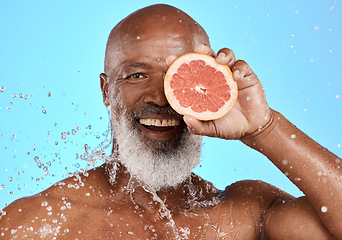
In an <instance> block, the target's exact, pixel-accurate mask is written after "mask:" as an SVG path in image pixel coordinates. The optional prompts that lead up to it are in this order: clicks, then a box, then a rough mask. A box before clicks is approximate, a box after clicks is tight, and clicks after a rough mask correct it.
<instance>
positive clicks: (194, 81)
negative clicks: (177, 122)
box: [164, 53, 238, 120]
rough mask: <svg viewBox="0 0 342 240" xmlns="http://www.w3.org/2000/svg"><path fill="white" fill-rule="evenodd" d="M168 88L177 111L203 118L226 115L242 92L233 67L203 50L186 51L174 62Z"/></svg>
mask: <svg viewBox="0 0 342 240" xmlns="http://www.w3.org/2000/svg"><path fill="white" fill-rule="evenodd" d="M164 90H165V95H166V98H167V100H168V102H169V103H170V105H171V107H172V108H173V109H174V110H175V111H176V112H178V113H180V114H182V115H189V116H193V117H195V118H196V119H199V120H214V119H218V118H221V117H223V116H224V115H226V114H227V113H228V112H229V111H230V109H232V107H233V105H234V104H235V102H236V99H237V96H238V89H237V84H236V82H235V80H234V79H233V76H232V72H231V70H230V69H229V67H228V66H226V65H221V64H219V63H217V62H216V60H215V59H214V58H213V57H211V56H209V55H205V54H199V53H188V54H185V55H183V56H181V57H179V58H177V59H176V60H175V61H174V62H173V63H172V64H171V66H170V67H169V69H168V71H167V73H166V75H165V80H164Z"/></svg>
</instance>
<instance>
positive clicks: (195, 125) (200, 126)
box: [183, 115, 206, 135]
mask: <svg viewBox="0 0 342 240" xmlns="http://www.w3.org/2000/svg"><path fill="white" fill-rule="evenodd" d="M183 119H184V122H185V123H186V125H187V126H188V130H189V132H190V133H192V134H197V135H203V134H204V131H205V124H206V123H205V122H202V121H200V120H198V119H196V118H194V117H192V116H187V115H185V116H184V118H183Z"/></svg>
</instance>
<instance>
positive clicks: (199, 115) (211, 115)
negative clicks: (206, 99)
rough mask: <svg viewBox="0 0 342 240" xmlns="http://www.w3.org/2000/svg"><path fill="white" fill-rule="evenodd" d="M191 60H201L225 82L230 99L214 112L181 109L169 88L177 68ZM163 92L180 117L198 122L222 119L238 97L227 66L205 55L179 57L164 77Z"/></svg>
mask: <svg viewBox="0 0 342 240" xmlns="http://www.w3.org/2000/svg"><path fill="white" fill-rule="evenodd" d="M192 60H203V61H204V62H205V63H206V65H209V66H211V67H214V68H215V69H217V70H218V71H220V72H221V73H222V74H223V75H224V78H225V80H226V83H227V85H228V86H229V88H230V90H229V93H230V99H229V100H228V101H225V104H224V105H223V106H222V107H221V108H220V109H219V110H218V111H216V112H212V111H209V110H206V111H204V112H195V111H193V110H192V109H191V107H183V106H181V105H180V103H179V101H178V100H177V99H176V96H175V95H174V90H175V89H173V88H171V80H172V77H173V75H174V74H175V73H176V72H177V70H178V68H179V67H180V66H181V65H182V64H184V63H187V64H188V63H189V62H191V61H192ZM164 91H165V96H166V98H167V100H168V102H169V103H170V105H171V107H172V108H173V109H174V110H175V111H176V112H178V113H179V114H181V115H188V116H192V117H194V118H196V119H199V120H205V121H208V120H215V119H219V118H221V117H223V116H224V115H226V114H227V113H228V112H229V111H230V110H231V109H232V107H233V106H234V104H235V102H236V100H237V97H238V88H237V84H236V82H235V80H234V79H233V75H232V72H231V70H230V69H229V67H228V66H226V65H222V64H219V63H217V62H216V59H215V58H213V57H211V56H209V55H206V54H199V53H188V54H185V55H182V56H180V57H179V58H177V59H176V60H175V61H174V62H173V63H172V64H171V66H170V67H169V69H168V71H167V73H166V75H165V81H164Z"/></svg>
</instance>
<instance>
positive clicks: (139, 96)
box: [114, 85, 144, 111]
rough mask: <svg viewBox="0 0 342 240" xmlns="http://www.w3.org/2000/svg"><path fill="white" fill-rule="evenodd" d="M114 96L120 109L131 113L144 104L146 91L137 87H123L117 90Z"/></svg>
mask: <svg viewBox="0 0 342 240" xmlns="http://www.w3.org/2000/svg"><path fill="white" fill-rule="evenodd" d="M114 96H116V102H117V105H119V107H121V108H124V109H126V110H127V111H130V110H133V109H136V108H139V105H141V104H142V103H143V96H144V91H142V89H141V88H139V87H138V86H135V85H121V86H120V87H119V88H117V89H116V90H115V93H114Z"/></svg>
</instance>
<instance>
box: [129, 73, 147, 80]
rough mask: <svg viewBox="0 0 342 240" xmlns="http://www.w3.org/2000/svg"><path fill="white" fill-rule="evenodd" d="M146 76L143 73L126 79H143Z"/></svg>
mask: <svg viewBox="0 0 342 240" xmlns="http://www.w3.org/2000/svg"><path fill="white" fill-rule="evenodd" d="M145 77H146V76H145V75H144V74H141V73H134V74H132V75H129V76H128V77H126V79H143V78H145Z"/></svg>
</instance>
